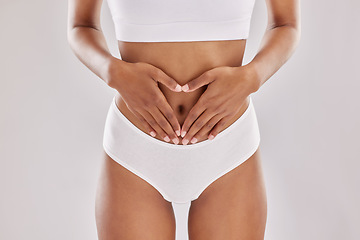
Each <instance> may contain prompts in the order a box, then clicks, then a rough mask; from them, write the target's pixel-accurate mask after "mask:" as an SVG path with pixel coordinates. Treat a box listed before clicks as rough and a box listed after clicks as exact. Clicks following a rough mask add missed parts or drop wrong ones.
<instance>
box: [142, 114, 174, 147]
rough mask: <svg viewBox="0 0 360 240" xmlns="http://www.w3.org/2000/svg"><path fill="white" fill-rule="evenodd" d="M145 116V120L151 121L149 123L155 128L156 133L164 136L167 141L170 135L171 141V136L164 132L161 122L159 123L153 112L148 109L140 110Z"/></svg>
mask: <svg viewBox="0 0 360 240" xmlns="http://www.w3.org/2000/svg"><path fill="white" fill-rule="evenodd" d="M139 112H140V113H141V114H142V115H143V116H144V118H145V120H146V121H147V122H148V123H149V125H150V126H151V127H152V128H153V129H155V131H156V133H157V134H158V135H159V136H160V137H161V138H163V139H164V140H165V141H166V140H167V139H166V137H168V139H169V141H170V138H169V136H168V135H167V134H166V133H165V132H164V130H163V129H162V128H161V127H160V126H159V124H158V123H157V121H156V120H155V119H154V117H153V116H152V114H151V113H150V112H148V111H146V110H141V111H139Z"/></svg>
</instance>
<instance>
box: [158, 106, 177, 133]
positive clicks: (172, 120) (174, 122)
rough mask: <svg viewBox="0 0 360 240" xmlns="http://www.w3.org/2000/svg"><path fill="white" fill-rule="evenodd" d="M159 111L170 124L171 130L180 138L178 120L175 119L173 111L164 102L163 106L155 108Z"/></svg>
mask: <svg viewBox="0 0 360 240" xmlns="http://www.w3.org/2000/svg"><path fill="white" fill-rule="evenodd" d="M157 107H158V108H159V109H160V111H161V112H162V113H163V115H164V116H165V118H166V119H167V120H168V121H169V122H170V124H171V125H172V128H173V130H174V131H175V133H176V135H177V136H180V130H181V129H180V123H179V121H178V119H177V118H176V116H175V114H174V111H173V109H172V108H171V107H170V105H169V104H168V103H167V102H166V103H163V104H159V105H158V106H157Z"/></svg>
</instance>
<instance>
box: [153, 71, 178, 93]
mask: <svg viewBox="0 0 360 240" xmlns="http://www.w3.org/2000/svg"><path fill="white" fill-rule="evenodd" d="M156 81H158V82H161V83H162V84H164V85H165V86H166V87H168V88H169V89H170V90H172V91H174V92H181V86H180V84H178V83H177V82H176V81H175V80H174V79H173V78H172V77H170V76H169V75H167V74H166V73H164V72H163V71H162V70H161V69H159V71H158V72H157V76H156Z"/></svg>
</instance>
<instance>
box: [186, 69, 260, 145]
mask: <svg viewBox="0 0 360 240" xmlns="http://www.w3.org/2000/svg"><path fill="white" fill-rule="evenodd" d="M207 84H208V86H207V89H206V90H205V92H204V93H203V94H202V95H201V96H200V98H199V100H198V101H197V102H196V104H195V105H194V106H193V108H192V109H191V110H190V112H189V114H188V116H187V117H186V119H185V121H184V124H183V126H182V129H181V134H182V135H181V136H182V137H183V139H182V144H184V145H186V144H187V143H188V142H189V141H190V142H191V143H196V142H197V140H198V139H200V138H201V137H202V136H204V135H205V134H207V133H208V132H209V131H211V132H210V134H209V136H208V138H209V139H210V140H212V139H213V138H214V137H216V135H217V134H218V133H219V132H221V131H222V130H223V129H224V126H225V123H226V122H227V121H229V120H230V119H231V118H232V117H234V116H235V115H236V113H238V112H239V111H240V108H241V106H242V105H243V104H244V101H245V99H246V98H247V96H249V94H251V93H253V92H255V91H256V90H257V79H256V75H255V72H254V71H253V70H252V69H251V68H250V67H249V66H248V65H244V66H240V67H230V66H220V67H215V68H212V69H210V70H208V71H206V72H204V73H203V74H201V75H200V76H199V77H197V78H195V79H193V80H191V81H190V82H188V83H187V84H185V85H184V86H182V90H183V91H184V92H192V91H194V90H196V89H198V88H199V87H201V86H204V85H207ZM187 89H188V90H187ZM200 115H201V116H200Z"/></svg>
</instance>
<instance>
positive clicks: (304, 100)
mask: <svg viewBox="0 0 360 240" xmlns="http://www.w3.org/2000/svg"><path fill="white" fill-rule="evenodd" d="M0 3H1V4H0V21H1V23H2V28H1V45H0V51H1V60H0V68H1V74H2V84H1V88H0V107H1V118H0V159H1V165H0V190H1V198H0V239H11V240H18V239H19V240H20V239H37V240H43V239H44V240H45V239H53V240H56V239H59V240H60V239H97V237H96V225H95V216H94V200H95V190H96V184H97V180H98V176H99V167H100V162H101V158H102V154H103V153H102V137H103V135H102V134H103V127H104V123H105V117H106V113H107V110H108V107H109V104H110V102H111V99H112V97H113V94H114V93H115V92H114V90H113V89H110V88H109V87H108V86H107V85H105V83H103V82H102V80H101V79H99V78H98V77H97V76H96V75H95V74H93V73H92V72H91V71H90V70H89V69H87V68H86V67H85V66H84V65H83V64H82V63H80V61H79V60H78V59H77V58H76V57H75V56H74V55H73V53H72V52H71V50H70V47H69V45H68V43H67V39H66V17H67V1H45V0H35V1H25V0H22V1H19V0H17V1H15V0H13V1H6V0H1V2H0ZM359 8H360V3H359V2H358V1H350V0H346V1H334V0H330V1H325V0H319V1H310V0H306V1H302V4H301V10H302V39H301V42H300V45H299V46H298V48H297V50H296V52H295V54H294V55H293V56H292V58H291V59H290V60H289V61H288V62H287V63H286V64H285V65H284V66H283V67H282V68H281V69H280V70H279V71H278V72H277V73H276V74H275V75H274V76H273V77H272V78H271V79H269V80H268V82H267V83H265V85H263V86H262V88H261V89H260V90H259V91H258V92H257V93H255V94H254V95H253V99H254V104H255V108H256V112H257V116H258V121H259V126H260V131H261V149H262V150H261V151H262V156H263V167H264V176H265V181H266V188H267V196H268V222H267V228H266V237H265V239H267V240H272V239H276V240H286V239H292V240H303V239H311V240H315V239H316V240H318V239H324V240H325V239H327V240H338V239H346V240H355V239H359V237H358V236H357V235H356V233H357V231H356V227H358V226H359V223H360V221H359V216H360V209H359V204H358V203H359V202H360V194H359V187H358V183H359V181H360V176H359V167H360V163H359V155H360V152H359V148H358V144H359V135H360V127H359V125H358V124H359V122H360V121H359V120H360V114H359V112H358V109H359V104H358V103H359V101H360V96H359V92H358V89H359V87H360V81H359V80H360V78H359V67H358V66H357V65H358V63H359V61H358V58H357V57H358V55H359V46H358V45H357V44H358V43H359V42H360V33H359V28H358V26H359V23H360V21H359V19H360V17H359V15H358V10H359ZM108 10H109V9H108V6H107V4H106V2H104V5H103V9H102V18H101V19H102V26H103V31H104V33H105V35H106V39H107V41H108V45H109V47H110V49H111V52H112V53H113V54H114V55H115V56H118V57H119V54H118V51H117V48H116V39H115V33H114V29H113V23H112V22H111V18H110V14H109V11H108ZM266 17H267V16H266V5H265V2H264V1H263V0H261V1H260V0H258V1H257V2H256V5H255V9H254V14H253V18H252V25H251V32H250V37H249V39H248V44H247V50H246V54H245V55H246V56H245V61H244V64H245V63H247V62H249V61H250V60H251V59H252V57H253V56H254V55H255V54H256V52H257V50H258V47H259V44H260V40H261V37H262V35H263V33H264V30H265V25H266ZM174 207H175V211H176V216H177V224H178V230H177V237H178V240H185V239H187V237H186V234H187V233H186V230H187V229H186V220H187V219H186V216H187V215H186V214H187V208H188V206H184V205H181V206H177V205H175V206H174Z"/></svg>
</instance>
